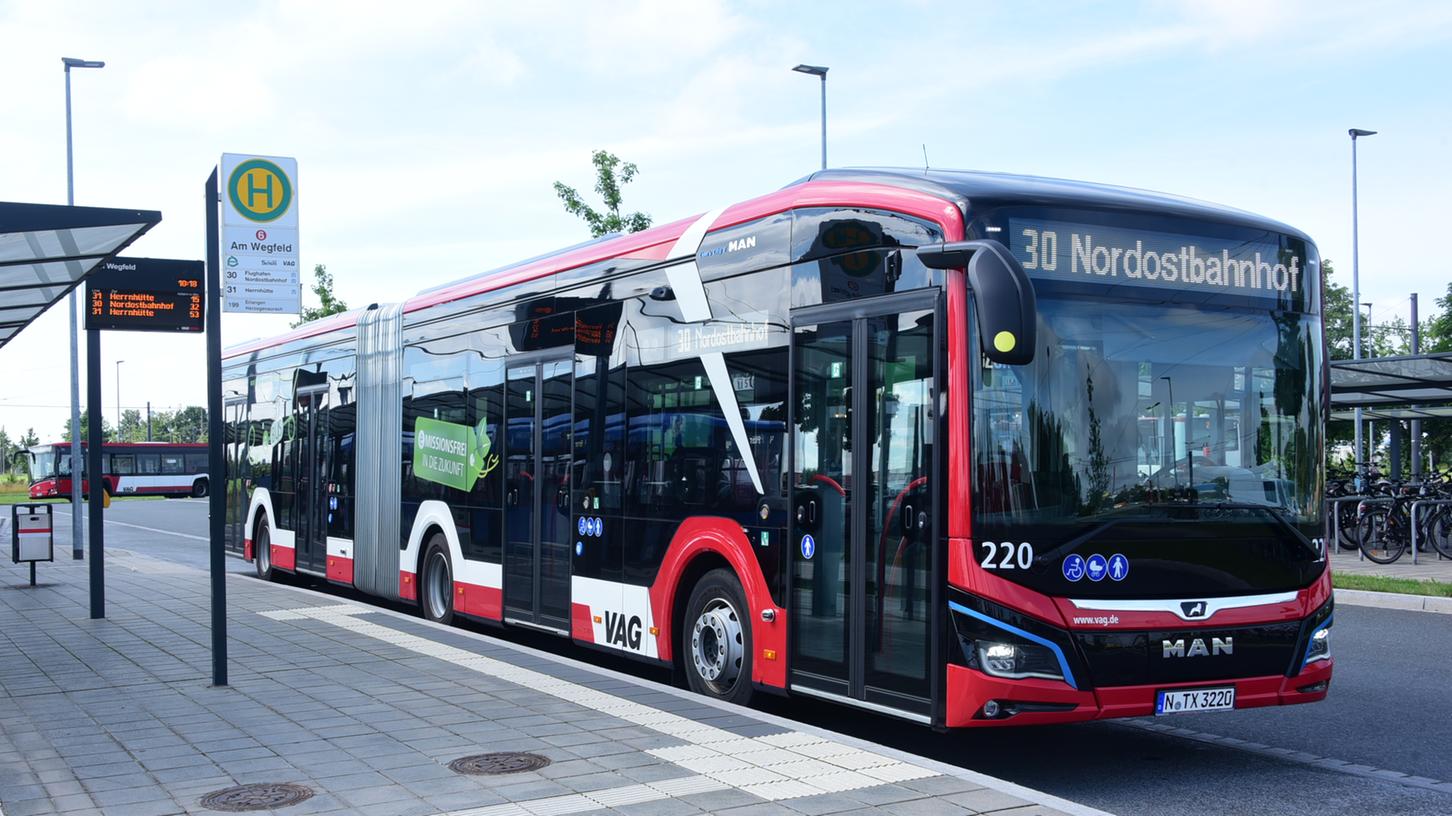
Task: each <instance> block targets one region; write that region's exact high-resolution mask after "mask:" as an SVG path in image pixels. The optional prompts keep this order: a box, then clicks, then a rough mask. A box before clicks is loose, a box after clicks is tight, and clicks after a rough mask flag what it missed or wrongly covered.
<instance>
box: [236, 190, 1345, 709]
mask: <svg viewBox="0 0 1452 816" xmlns="http://www.w3.org/2000/svg"><path fill="white" fill-rule="evenodd" d="M1320 309H1321V269H1320V265H1319V257H1318V255H1317V252H1316V248H1315V246H1314V245H1313V244H1312V243H1311V241H1310V239H1309V238H1307V237H1306V236H1305V235H1304V234H1302V233H1300V232H1298V231H1297V230H1295V229H1292V228H1290V227H1288V226H1285V225H1284V224H1280V223H1278V222H1275V221H1271V220H1268V219H1265V218H1261V217H1258V216H1255V215H1251V214H1249V213H1246V212H1242V211H1240V210H1234V209H1229V208H1225V207H1220V206H1216V205H1211V204H1205V203H1202V202H1196V201H1191V200H1187V199H1183V198H1178V197H1173V196H1168V195H1161V194H1156V193H1149V192H1145V191H1139V190H1129V189H1124V188H1118V187H1109V186H1101V185H1093V184H1085V183H1078V182H1069V181H1058V180H1052V179H1043V178H1031V177H1021V176H1008V175H996V174H986V173H968V172H952V171H928V172H924V171H921V170H911V171H908V170H901V171H900V170H891V169H881V170H877V169H867V170H833V171H823V172H821V173H816V174H813V175H812V176H810V177H808V178H806V179H803V180H801V181H798V182H796V183H794V184H792V185H790V186H788V187H786V188H784V189H782V190H779V191H777V192H775V193H771V194H768V195H765V196H762V197H760V198H756V199H752V200H750V201H745V202H742V203H739V204H735V205H732V206H728V207H723V208H720V209H717V210H713V211H711V212H709V213H706V214H704V215H700V216H696V217H692V218H687V219H684V220H681V221H677V222H674V223H671V224H665V225H662V226H658V227H654V228H652V229H649V230H645V231H643V232H638V233H634V234H630V235H619V236H609V237H607V238H604V239H601V240H598V241H595V242H591V243H589V244H584V245H580V246H576V247H571V248H569V249H566V250H562V251H560V252H557V253H554V254H551V255H547V256H543V257H540V258H535V259H531V260H529V261H525V262H522V263H519V264H515V265H512V266H508V267H505V268H502V269H498V270H494V271H491V272H487V273H484V274H480V275H478V276H476V277H471V278H468V279H465V280H461V281H456V282H453V283H449V284H446V285H442V286H439V287H437V288H434V289H430V290H426V291H423V292H421V293H419V294H418V295H417V296H415V297H413V298H411V299H409V300H407V301H405V302H403V303H397V304H387V305H385V304H378V305H374V306H370V307H368V308H367V309H363V310H357V311H353V312H350V313H347V314H343V315H337V316H334V317H331V318H327V319H324V320H320V321H317V322H314V323H310V324H307V325H305V326H302V327H300V328H299V329H297V330H295V331H293V332H292V333H290V334H286V335H283V336H281V337H278V338H275V339H272V340H268V341H259V342H254V343H249V344H246V345H243V346H240V347H236V348H233V349H231V350H229V351H228V352H226V353H225V360H224V365H225V395H224V397H225V400H226V405H227V416H226V420H227V423H228V449H227V455H226V458H227V463H228V477H229V478H228V481H227V485H228V491H229V495H228V503H229V505H228V506H229V512H228V522H229V527H228V531H229V545H230V546H232V547H234V548H235V549H237V550H240V551H241V552H242V553H243V555H244V557H245V558H247V559H249V560H252V559H255V562H256V567H257V572H258V574H259V575H260V576H262V577H264V578H270V577H272V576H275V575H277V574H278V573H284V572H285V573H300V574H305V575H312V576H316V577H318V578H320V579H326V580H328V581H331V582H333V583H336V584H340V585H344V586H350V587H354V588H356V589H358V590H361V591H363V592H366V593H370V594H373V595H376V596H378V597H381V598H387V599H391V600H396V601H404V602H408V603H414V604H417V606H418V608H419V610H420V612H421V614H422V615H424V616H425V617H426V618H428V619H430V620H434V621H441V622H449V621H452V620H454V619H455V618H469V619H473V620H478V621H485V622H490V623H494V624H499V625H502V626H505V627H523V628H526V629H531V630H540V631H545V632H549V633H553V634H556V635H559V636H561V637H564V638H569V639H572V640H573V641H575V642H577V643H579V644H582V645H585V646H589V647H592V648H596V649H602V650H609V651H612V652H617V653H623V654H626V655H630V656H633V657H637V658H639V659H642V660H646V661H651V662H654V663H659V664H665V665H670V666H674V667H675V668H676V669H677V670H678V672H679V673H680V675H683V676H684V678H685V681H686V682H687V683H688V684H689V686H690V687H691V688H692V689H695V690H696V691H699V692H701V693H703V694H708V695H712V696H715V697H718V698H721V699H726V700H732V701H736V702H745V701H746V700H748V699H749V698H750V697H751V696H752V695H753V694H754V693H763V692H765V693H773V694H793V695H796V694H800V695H808V696H813V697H819V698H825V699H829V700H834V701H838V702H840V703H843V704H845V705H850V706H856V707H860V708H865V709H870V710H873V711H878V712H883V713H886V714H890V715H893V716H898V717H903V718H907V719H910V720H915V721H919V722H923V723H926V724H930V725H932V726H934V727H940V728H949V727H960V726H996V725H1013V724H1021V723H1022V724H1032V723H1056V722H1070V721H1080V720H1092V719H1099V718H1107V717H1121V716H1142V715H1150V714H1168V713H1175V712H1180V711H1203V710H1217V709H1232V708H1246V707H1252V706H1265V705H1276V704H1287V703H1302V702H1311V701H1315V700H1320V699H1322V698H1323V697H1324V696H1325V695H1326V693H1327V687H1328V685H1329V683H1330V678H1331V671H1332V660H1331V656H1330V648H1329V639H1328V632H1329V628H1330V625H1331V583H1330V575H1329V572H1328V568H1327V562H1326V553H1325V544H1324V534H1323V529H1322V528H1323V514H1322V492H1323V485H1324V466H1323V458H1324V447H1325V445H1324V438H1323V434H1322V427H1323V422H1322V421H1323V418H1324V415H1325V404H1324V399H1325V394H1326V391H1325V382H1326V371H1325V355H1324V352H1323V348H1322V330H1321V317H1320Z"/></svg>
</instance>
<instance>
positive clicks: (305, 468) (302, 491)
mask: <svg viewBox="0 0 1452 816" xmlns="http://www.w3.org/2000/svg"><path fill="white" fill-rule="evenodd" d="M327 399H328V391H327V386H326V385H323V386H310V387H307V388H304V389H300V390H299V392H298V395H297V413H296V420H297V444H298V456H297V460H296V461H297V471H296V484H297V498H296V503H295V504H294V505H293V508H294V512H295V513H296V514H297V528H296V530H297V533H296V536H295V538H294V544H293V546H294V547H295V550H294V554H295V555H296V557H297V568H298V569H300V570H307V571H309V572H318V573H322V572H325V571H326V570H327V564H328V528H327V525H326V524H324V518H325V517H326V515H327V512H328V507H327V501H328V497H327V495H326V494H325V493H324V490H323V488H324V482H325V477H324V472H325V471H324V469H323V458H324V451H325V449H326V444H327V428H326V426H325V425H324V423H326V422H327V416H328V415H327V410H326V408H325V406H324V403H325V402H327Z"/></svg>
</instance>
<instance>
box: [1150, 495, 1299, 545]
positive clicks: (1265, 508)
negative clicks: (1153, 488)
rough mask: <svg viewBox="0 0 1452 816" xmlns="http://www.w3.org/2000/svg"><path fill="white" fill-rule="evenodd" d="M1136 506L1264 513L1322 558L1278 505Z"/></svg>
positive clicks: (1202, 503)
mask: <svg viewBox="0 0 1452 816" xmlns="http://www.w3.org/2000/svg"><path fill="white" fill-rule="evenodd" d="M1138 506H1139V507H1152V508H1160V509H1166V510H1176V509H1185V510H1250V511H1254V512H1258V513H1264V514H1266V515H1267V516H1270V518H1271V520H1272V521H1274V522H1275V523H1276V525H1277V526H1278V527H1280V528H1281V529H1283V530H1285V531H1286V532H1288V533H1290V535H1291V538H1292V539H1293V540H1295V541H1296V542H1297V543H1299V544H1300V545H1301V546H1303V547H1305V548H1306V549H1308V550H1310V551H1311V552H1312V553H1313V554H1314V555H1315V556H1316V557H1317V558H1321V557H1322V553H1321V550H1320V549H1319V548H1317V547H1316V545H1315V544H1313V543H1311V539H1309V538H1306V536H1305V534H1304V533H1302V532H1301V529H1300V528H1299V527H1297V526H1296V525H1295V524H1294V523H1292V522H1291V520H1290V519H1289V518H1288V517H1287V516H1286V511H1287V510H1288V508H1285V507H1281V506H1279V505H1270V504H1250V503H1248V502H1158V503H1154V504H1149V503H1146V504H1141V505H1138Z"/></svg>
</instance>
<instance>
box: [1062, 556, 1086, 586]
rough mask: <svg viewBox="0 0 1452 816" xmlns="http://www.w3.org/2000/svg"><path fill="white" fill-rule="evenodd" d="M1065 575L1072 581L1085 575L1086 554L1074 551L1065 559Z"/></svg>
mask: <svg viewBox="0 0 1452 816" xmlns="http://www.w3.org/2000/svg"><path fill="white" fill-rule="evenodd" d="M1064 577H1065V578H1067V579H1068V580H1070V581H1078V580H1079V579H1081V578H1083V577H1084V556H1082V555H1080V554H1078V553H1074V554H1073V555H1070V556H1069V557H1068V558H1065V559H1064Z"/></svg>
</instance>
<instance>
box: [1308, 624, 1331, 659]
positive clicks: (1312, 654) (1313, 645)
mask: <svg viewBox="0 0 1452 816" xmlns="http://www.w3.org/2000/svg"><path fill="white" fill-rule="evenodd" d="M1330 656H1331V622H1330V621H1327V622H1326V625H1325V626H1322V627H1321V628H1320V629H1317V630H1316V631H1315V632H1314V633H1313V634H1312V635H1311V641H1310V643H1308V644H1306V660H1305V662H1304V663H1302V664H1301V665H1302V666H1308V665H1310V664H1312V663H1315V662H1316V661H1317V660H1325V659H1327V658H1329V657H1330Z"/></svg>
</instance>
